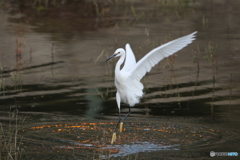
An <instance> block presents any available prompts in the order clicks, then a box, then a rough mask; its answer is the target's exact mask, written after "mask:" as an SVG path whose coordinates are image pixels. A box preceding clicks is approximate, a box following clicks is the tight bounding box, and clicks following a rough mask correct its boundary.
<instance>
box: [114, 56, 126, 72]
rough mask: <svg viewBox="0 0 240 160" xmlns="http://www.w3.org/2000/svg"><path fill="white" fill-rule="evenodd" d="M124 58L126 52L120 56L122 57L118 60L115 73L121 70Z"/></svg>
mask: <svg viewBox="0 0 240 160" xmlns="http://www.w3.org/2000/svg"><path fill="white" fill-rule="evenodd" d="M124 60H125V53H124V54H122V56H121V57H120V59H119V60H118V62H117V64H116V67H115V73H118V72H120V67H121V64H123V62H124Z"/></svg>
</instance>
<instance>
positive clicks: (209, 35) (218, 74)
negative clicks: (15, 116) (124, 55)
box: [0, 0, 240, 159]
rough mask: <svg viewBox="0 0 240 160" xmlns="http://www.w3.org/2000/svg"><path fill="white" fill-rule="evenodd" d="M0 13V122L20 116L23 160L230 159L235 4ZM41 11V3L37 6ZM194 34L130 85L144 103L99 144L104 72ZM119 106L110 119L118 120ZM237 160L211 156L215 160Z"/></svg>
mask: <svg viewBox="0 0 240 160" xmlns="http://www.w3.org/2000/svg"><path fill="white" fill-rule="evenodd" d="M29 3H30V4H27V3H22V4H20V5H16V4H8V3H6V4H5V3H2V4H1V7H0V8H1V16H0V19H1V23H0V35H1V36H0V102H1V103H0V114H1V121H2V123H3V124H6V125H5V126H7V123H5V122H7V121H8V112H9V108H11V110H14V109H18V111H19V118H20V119H21V118H22V117H25V121H24V123H23V124H21V130H20V132H19V135H20V136H22V137H23V139H22V144H21V146H22V148H24V150H25V152H26V155H27V157H28V159H210V158H211V157H210V156H209V154H210V151H215V152H238V153H240V139H239V133H240V130H239V125H240V116H239V115H240V81H239V79H240V71H239V68H240V55H239V52H240V46H239V44H240V43H239V40H240V31H239V26H240V4H239V2H238V1H233V0H232V1H227V0H213V1H194V0H192V1H174V0H172V1H154V0H150V1H137V0H135V1H124V2H123V1H121V2H119V1H105V2H103V1H80V2H79V1H75V2H68V1H66V3H65V4H64V3H56V4H52V3H50V2H49V4H44V3H42V4H37V3H34V5H31V2H29ZM46 3H47V2H46ZM193 31H198V33H197V39H196V40H195V41H194V42H193V43H192V44H191V45H189V46H188V47H186V48H184V49H183V50H181V51H180V52H178V53H177V54H175V56H172V57H170V58H167V59H164V60H163V61H162V62H161V63H160V64H159V65H157V66H156V67H155V68H154V69H152V71H151V72H150V73H149V74H147V75H146V76H145V78H144V79H143V80H142V82H143V84H144V86H145V95H144V97H143V98H142V100H141V103H140V104H138V105H137V106H135V107H134V108H133V109H132V112H133V113H132V114H131V116H130V117H129V118H128V119H127V121H126V123H125V124H124V132H122V133H118V134H117V136H118V139H117V141H116V143H115V144H114V145H110V140H111V136H112V129H113V128H114V126H115V124H116V121H117V105H116V102H115V92H116V89H115V87H114V82H113V81H114V79H113V77H114V73H113V72H114V67H115V63H116V61H117V60H112V61H110V62H109V63H104V61H105V59H106V58H107V57H108V56H110V55H111V54H113V52H114V51H115V50H116V49H117V48H120V47H124V46H125V44H126V43H130V45H131V47H132V49H133V51H134V53H135V55H136V58H137V60H139V59H140V58H141V57H143V56H144V55H145V54H146V53H148V51H150V50H151V49H152V48H154V47H157V46H159V45H161V44H163V43H165V42H168V41H170V40H172V39H175V38H178V37H180V36H183V35H186V34H189V33H192V32H193ZM127 111H128V109H127V106H125V105H122V113H123V114H125V113H127ZM216 158H218V159H235V158H239V156H238V157H215V159H216Z"/></svg>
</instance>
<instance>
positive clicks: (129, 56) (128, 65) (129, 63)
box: [122, 43, 136, 72]
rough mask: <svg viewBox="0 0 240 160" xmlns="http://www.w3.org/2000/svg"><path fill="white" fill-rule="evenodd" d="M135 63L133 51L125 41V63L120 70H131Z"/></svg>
mask: <svg viewBox="0 0 240 160" xmlns="http://www.w3.org/2000/svg"><path fill="white" fill-rule="evenodd" d="M135 65H136V58H135V56H134V53H133V51H132V49H131V47H130V45H129V44H128V43H127V44H126V58H125V63H124V66H123V68H122V71H128V72H129V71H130V70H132V69H133V68H134V67H135Z"/></svg>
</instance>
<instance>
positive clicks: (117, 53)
mask: <svg viewBox="0 0 240 160" xmlns="http://www.w3.org/2000/svg"><path fill="white" fill-rule="evenodd" d="M123 54H125V50H124V49H122V48H119V49H117V50H116V51H115V52H114V54H113V55H111V56H110V57H109V58H108V59H107V60H106V62H107V61H109V60H110V59H112V58H114V57H119V56H121V55H123Z"/></svg>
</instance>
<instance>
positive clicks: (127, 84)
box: [106, 32, 197, 143]
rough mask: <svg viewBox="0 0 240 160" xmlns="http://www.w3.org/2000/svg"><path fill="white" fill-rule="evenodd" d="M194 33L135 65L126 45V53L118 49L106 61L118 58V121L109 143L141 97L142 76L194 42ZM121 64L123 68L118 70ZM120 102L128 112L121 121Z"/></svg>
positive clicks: (116, 71) (163, 47)
mask: <svg viewBox="0 0 240 160" xmlns="http://www.w3.org/2000/svg"><path fill="white" fill-rule="evenodd" d="M196 33H197V32H193V33H191V34H189V35H186V36H184V37H180V38H178V39H175V40H173V41H170V42H168V43H166V44H163V45H161V46H159V47H157V48H155V49H153V50H151V51H150V52H149V53H148V54H147V55H145V56H144V57H143V58H142V59H141V60H139V61H138V62H137V63H136V59H135V56H134V53H133V51H132V49H131V47H130V45H129V44H126V51H125V50H124V49H123V48H119V49H117V50H116V51H115V53H114V54H113V55H112V56H110V57H109V58H108V59H107V60H106V61H108V60H110V59H112V58H114V57H120V59H119V60H118V62H117V64H116V67H115V86H116V88H117V93H116V101H117V106H118V110H119V121H118V123H117V125H116V128H115V129H114V132H113V138H112V141H111V143H113V142H114V141H115V140H116V131H117V128H118V125H119V123H120V132H121V130H122V124H123V121H124V120H125V119H126V118H127V117H128V116H129V115H130V114H131V110H130V107H134V105H135V104H137V103H139V101H140V98H141V97H142V96H143V84H142V83H141V82H140V80H141V79H142V78H143V76H144V75H145V74H146V73H147V72H150V70H151V69H152V67H154V66H155V65H156V64H158V63H159V62H160V61H161V60H162V59H163V58H165V57H168V56H170V55H172V54H174V53H176V52H177V51H179V50H181V49H182V48H184V47H186V46H187V45H188V44H190V43H191V42H192V41H193V40H195V34H196ZM124 61H125V63H124ZM123 63H124V66H123V68H122V69H120V67H121V65H122V64H123ZM121 102H123V103H126V104H128V105H129V112H128V114H127V115H126V116H125V117H124V118H123V119H121V111H120V103H121Z"/></svg>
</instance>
